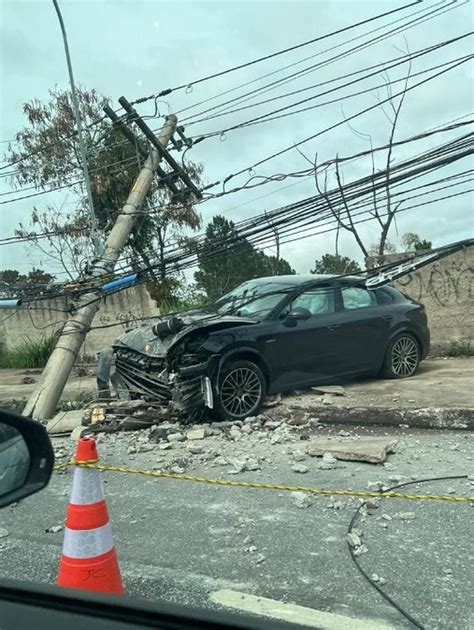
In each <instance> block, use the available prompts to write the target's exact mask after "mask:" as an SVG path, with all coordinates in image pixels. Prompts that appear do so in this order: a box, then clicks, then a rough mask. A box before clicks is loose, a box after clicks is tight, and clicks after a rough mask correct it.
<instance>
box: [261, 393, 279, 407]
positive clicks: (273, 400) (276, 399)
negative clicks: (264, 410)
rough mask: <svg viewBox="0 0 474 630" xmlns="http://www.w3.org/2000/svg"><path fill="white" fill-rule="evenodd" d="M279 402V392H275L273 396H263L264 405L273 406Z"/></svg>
mask: <svg viewBox="0 0 474 630" xmlns="http://www.w3.org/2000/svg"><path fill="white" fill-rule="evenodd" d="M280 403H281V394H275V395H273V396H267V397H266V398H265V402H264V403H263V406H264V407H275V406H276V405H279V404H280Z"/></svg>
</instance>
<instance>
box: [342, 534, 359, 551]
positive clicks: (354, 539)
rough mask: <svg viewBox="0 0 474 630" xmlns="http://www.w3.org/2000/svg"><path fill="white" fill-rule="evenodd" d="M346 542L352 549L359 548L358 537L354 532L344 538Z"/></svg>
mask: <svg viewBox="0 0 474 630" xmlns="http://www.w3.org/2000/svg"><path fill="white" fill-rule="evenodd" d="M346 540H347V542H348V543H349V545H350V546H351V547H352V548H355V547H360V545H361V540H360V536H359V535H358V534H356V533H355V532H349V533H348V534H347V536H346Z"/></svg>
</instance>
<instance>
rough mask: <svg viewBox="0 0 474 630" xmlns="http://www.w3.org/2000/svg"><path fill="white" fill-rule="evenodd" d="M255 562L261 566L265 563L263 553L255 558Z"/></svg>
mask: <svg viewBox="0 0 474 630" xmlns="http://www.w3.org/2000/svg"><path fill="white" fill-rule="evenodd" d="M255 562H256V564H261V563H262V562H265V556H264V555H263V553H259V554H258V555H257V556H256V557H255Z"/></svg>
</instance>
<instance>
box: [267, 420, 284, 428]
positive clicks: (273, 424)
mask: <svg viewBox="0 0 474 630" xmlns="http://www.w3.org/2000/svg"><path fill="white" fill-rule="evenodd" d="M280 425H281V420H267V421H266V422H265V424H264V425H263V426H264V427H265V429H270V431H274V430H275V429H277V428H278V427H279V426H280Z"/></svg>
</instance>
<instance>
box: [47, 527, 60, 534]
mask: <svg viewBox="0 0 474 630" xmlns="http://www.w3.org/2000/svg"><path fill="white" fill-rule="evenodd" d="M62 528H63V526H62V525H53V526H52V527H47V528H46V529H45V530H44V531H45V532H46V533H47V534H58V533H59V532H60V531H62Z"/></svg>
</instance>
